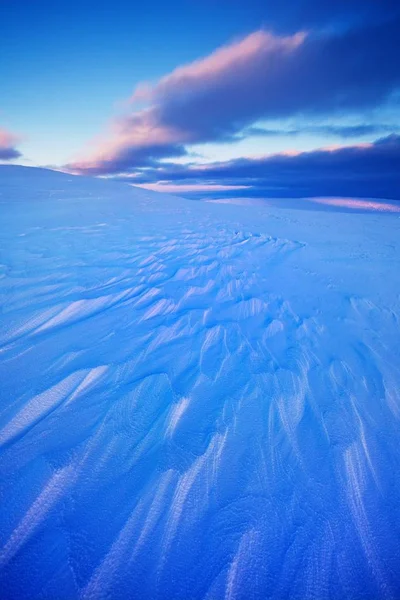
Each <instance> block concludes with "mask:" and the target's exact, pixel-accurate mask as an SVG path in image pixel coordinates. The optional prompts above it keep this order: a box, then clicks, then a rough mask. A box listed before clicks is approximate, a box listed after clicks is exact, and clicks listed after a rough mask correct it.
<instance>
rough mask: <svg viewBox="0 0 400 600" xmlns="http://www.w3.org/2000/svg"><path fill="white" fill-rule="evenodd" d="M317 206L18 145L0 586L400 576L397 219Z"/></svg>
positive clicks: (301, 588)
mask: <svg viewBox="0 0 400 600" xmlns="http://www.w3.org/2000/svg"><path fill="white" fill-rule="evenodd" d="M297 202H298V203H299V204H300V203H301V201H297ZM305 206H306V209H305V210H295V209H293V208H281V207H279V205H276V206H271V205H268V204H265V205H263V204H262V203H260V202H256V203H254V205H251V204H250V205H248V204H247V203H245V204H244V205H242V206H241V205H236V204H217V203H205V202H195V201H190V200H182V199H179V198H173V197H170V196H165V195H159V194H156V193H152V192H148V191H145V190H138V189H134V188H132V187H129V186H126V185H124V184H118V183H114V182H109V181H105V180H95V179H93V180H91V179H85V178H79V177H73V176H69V175H66V174H61V173H54V172H51V171H45V170H39V169H27V168H22V167H5V166H4V167H0V235H1V256H0V292H1V307H2V309H1V330H0V359H1V368H0V393H1V404H0V444H1V446H0V477H1V489H0V494H1V496H0V498H1V517H0V542H1V549H0V598H1V600H20V599H21V600H22V599H24V600H36V599H42V600H45V599H46V600H75V599H82V600H87V599H93V600H97V599H99V600H100V599H107V600H114V599H115V600H153V599H154V600H200V599H201V600H267V599H274V600H283V599H296V600H311V599H315V600H325V599H355V600H369V599H370V600H378V599H381V598H393V599H395V600H396V599H399V598H400V335H399V334H400V327H399V318H400V297H399V294H400V218H399V214H398V213H396V212H393V213H390V212H389V213H388V212H377V211H373V212H369V213H367V212H358V213H355V212H349V211H347V212H340V211H338V209H337V208H336V209H333V208H332V207H331V208H329V207H325V210H324V211H321V205H320V206H319V207H318V208H319V210H313V206H312V204H305Z"/></svg>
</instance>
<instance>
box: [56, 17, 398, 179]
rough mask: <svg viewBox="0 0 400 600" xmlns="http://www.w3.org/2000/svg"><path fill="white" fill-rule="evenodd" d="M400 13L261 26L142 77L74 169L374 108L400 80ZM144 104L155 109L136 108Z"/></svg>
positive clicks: (101, 170) (151, 157) (115, 167)
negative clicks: (355, 23)
mask: <svg viewBox="0 0 400 600" xmlns="http://www.w3.org/2000/svg"><path fill="white" fill-rule="evenodd" d="M399 30H400V20H399V19H394V20H392V21H387V22H384V23H379V24H378V25H376V26H368V27H367V28H362V29H356V30H349V31H346V32H344V33H341V34H332V33H331V34H329V35H328V34H319V35H317V34H315V33H314V34H313V33H310V32H309V33H305V32H298V33H295V34H293V35H288V36H278V35H273V34H272V33H269V32H267V31H264V30H260V31H256V32H254V33H252V34H250V35H248V36H247V37H245V38H244V39H242V40H240V41H236V42H234V43H232V44H230V45H227V46H224V47H222V48H219V49H218V50H216V51H215V52H214V53H212V54H210V55H209V56H207V57H205V58H203V59H200V60H198V61H195V62H192V63H190V64H188V65H185V66H182V67H178V68H177V69H175V70H174V71H173V72H172V73H170V74H169V75H166V76H165V77H163V78H161V79H160V80H159V81H158V82H157V83H155V84H154V85H151V84H146V83H143V84H141V85H139V86H138V87H137V88H136V90H135V92H134V94H133V96H132V98H131V102H132V113H131V114H128V115H125V116H122V117H120V118H118V119H115V120H114V121H113V122H112V124H111V126H110V130H109V132H108V134H106V135H105V137H104V139H103V140H102V141H101V142H100V143H97V145H95V147H94V150H93V152H92V154H91V155H90V156H87V157H84V158H83V159H82V160H79V161H76V162H74V163H72V164H70V165H67V168H69V169H70V170H72V171H74V172H78V173H86V174H93V175H110V174H117V173H129V172H132V171H134V170H136V169H137V168H140V167H144V166H150V167H151V166H154V165H155V164H156V163H157V162H158V161H159V160H160V159H165V158H176V157H182V156H184V155H185V154H186V153H187V149H186V147H187V146H188V145H195V144H199V143H205V142H224V141H225V142H226V141H234V140H235V139H238V138H237V136H238V135H239V136H240V134H241V132H243V131H245V130H246V128H251V126H252V125H253V124H254V123H255V122H256V121H257V120H259V119H279V118H291V117H296V116H299V115H301V116H302V117H303V118H304V117H307V116H309V117H310V116H311V117H313V116H326V115H329V116H332V115H335V114H353V113H357V111H358V112H359V111H360V110H364V109H368V108H375V107H377V106H380V105H382V104H384V103H385V102H387V101H388V100H390V98H391V97H392V95H393V94H394V93H395V92H396V90H398V89H399V87H400V69H399V68H398V60H397V56H398V55H400V36H399V35H398V32H399ZM137 102H141V103H146V104H147V106H146V108H142V109H140V110H137V111H134V110H133V109H134V106H135V105H137Z"/></svg>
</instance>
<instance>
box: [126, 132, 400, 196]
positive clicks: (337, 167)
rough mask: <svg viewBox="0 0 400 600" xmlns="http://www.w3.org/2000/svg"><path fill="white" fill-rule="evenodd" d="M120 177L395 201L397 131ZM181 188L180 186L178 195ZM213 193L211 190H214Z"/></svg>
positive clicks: (253, 192)
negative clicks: (366, 140) (369, 139)
mask: <svg viewBox="0 0 400 600" xmlns="http://www.w3.org/2000/svg"><path fill="white" fill-rule="evenodd" d="M125 180H126V181H130V182H131V183H132V182H133V180H134V182H135V183H137V184H144V183H146V184H148V183H156V182H157V181H163V182H168V183H169V184H170V185H171V184H174V185H175V186H177V185H180V184H181V185H183V186H186V187H187V186H188V184H202V185H211V186H212V185H223V186H226V187H229V186H232V187H231V188H230V189H231V193H234V192H235V189H234V188H235V187H236V186H248V189H247V190H246V196H264V197H307V196H308V197H312V196H354V197H359V198H388V199H395V200H396V199H397V200H400V135H395V134H393V135H390V136H387V137H385V138H381V139H378V140H377V141H375V142H374V143H372V144H360V145H354V146H347V147H346V146H343V147H334V148H322V149H319V150H314V151H312V152H301V153H299V152H296V153H290V152H286V153H280V154H272V155H269V156H263V157H259V158H240V159H236V160H232V161H228V162H224V163H214V164H208V165H199V166H196V165H188V166H187V165H179V166H178V165H175V166H168V167H160V166H159V167H157V168H154V169H147V170H145V171H143V172H142V173H141V174H137V175H136V176H135V177H134V178H133V179H132V178H129V177H127V178H125ZM184 190H185V188H184V187H183V188H182V193H184ZM214 196H215V194H214Z"/></svg>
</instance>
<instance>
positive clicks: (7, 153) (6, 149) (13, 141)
mask: <svg viewBox="0 0 400 600" xmlns="http://www.w3.org/2000/svg"><path fill="white" fill-rule="evenodd" d="M20 141H21V138H20V137H19V136H18V135H15V134H13V133H11V132H9V131H7V130H6V129H1V128H0V160H13V159H14V158H19V157H20V156H21V152H19V150H17V148H16V146H17V144H18V143H19V142H20Z"/></svg>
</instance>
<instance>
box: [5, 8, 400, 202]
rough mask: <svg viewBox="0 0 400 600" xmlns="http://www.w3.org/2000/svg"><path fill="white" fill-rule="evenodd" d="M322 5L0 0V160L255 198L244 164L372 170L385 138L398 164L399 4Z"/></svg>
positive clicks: (262, 189) (255, 187)
mask: <svg viewBox="0 0 400 600" xmlns="http://www.w3.org/2000/svg"><path fill="white" fill-rule="evenodd" d="M331 4H332V3H321V2H318V1H317V0H293V1H291V2H289V1H287V2H281V3H279V6H277V3H276V2H272V0H271V1H269V0H264V1H263V2H261V1H256V0H246V1H245V0H221V1H218V0H204V1H203V2H201V3H199V2H193V1H191V0H186V1H185V0H180V1H175V0H171V1H170V2H165V1H152V2H150V1H149V2H146V3H140V2H122V1H121V0H115V1H113V2H108V1H107V2H105V1H103V2H98V1H97V2H92V1H86V2H85V1H84V2H75V1H70V2H65V3H54V2H52V1H42V0H36V1H35V2H31V1H25V2H24V1H22V2H17V3H12V2H1V3H0V51H1V55H2V61H1V62H0V81H1V82H2V84H1V85H2V93H1V96H0V159H3V161H5V160H7V161H9V160H11V161H14V162H20V163H21V164H27V165H46V166H53V167H57V168H67V169H70V170H72V171H73V172H79V173H87V174H95V175H107V176H115V177H122V178H124V179H127V180H132V181H133V182H134V183H138V184H140V185H148V186H152V187H155V189H157V188H160V187H162V186H163V185H166V184H168V185H170V186H171V185H174V186H182V188H181V189H182V190H183V189H184V188H185V189H186V191H187V190H188V189H189V188H190V186H198V187H199V186H200V189H201V185H204V186H207V187H208V188H209V187H210V186H213V185H214V186H220V187H221V186H226V187H227V188H228V191H229V189H232V191H233V190H234V189H235V186H236V187H238V188H240V189H242V188H243V187H244V186H246V190H250V192H254V193H256V194H257V195H262V194H263V193H265V194H267V193H269V194H270V193H271V189H272V187H271V186H270V188H269V191H268V190H267V188H266V187H265V185H264V184H263V185H264V187H262V186H260V185H258V183H257V181H258V180H255V179H254V178H252V180H251V181H250V180H247V179H246V177H237V176H236V175H237V173H236V172H235V169H237V164H238V163H237V161H238V160H240V159H243V160H254V161H259V160H260V158H262V160H264V161H265V160H268V157H270V156H271V155H277V154H278V155H282V156H283V157H284V159H285V160H286V159H287V161H288V162H290V164H291V166H290V167H289V166H288V167H287V168H288V169H289V170H291V171H293V169H294V170H296V169H297V163H298V162H299V161H303V162H304V157H303V156H302V155H303V154H306V155H307V157H308V163H310V154H311V155H313V153H315V152H321V151H323V152H325V155H324V157H325V159H326V160H328V159H329V157H331V158H332V157H333V159H332V160H333V163H335V161H336V162H337V160H336V158H337V157H336V154H337V153H340V152H342V151H343V149H344V150H346V148H347V147H349V146H350V147H353V148H355V150H359V151H360V152H362V153H364V154H363V156H365V157H366V159H367V158H368V161H369V159H370V155H368V152H369V153H372V152H373V151H375V152H376V147H378V148H379V149H380V148H381V146H379V145H378V146H376V141H377V140H381V139H386V138H387V139H388V145H387V148H386V150H388V148H390V152H391V153H392V154H393V153H394V156H392V154H391V155H390V160H391V161H392V162H391V163H390V164H391V165H392V168H393V169H394V168H395V167H396V168H397V166H398V163H397V162H396V159H397V160H398V150H399V149H398V146H400V142H399V143H398V145H396V144H397V142H398V141H399V140H398V137H396V136H398V133H399V131H400V130H399V126H398V124H399V123H400V108H399V98H400V92H399V90H400V68H399V66H398V59H397V56H398V54H399V52H400V48H399V45H400V42H399V39H400V21H399V18H400V10H399V6H398V2H395V1H393V0H381V1H380V2H377V1H376V0H346V1H345V0H338V1H337V2H336V3H335V4H334V6H331ZM177 70H178V71H177ZM334 154H335V156H333V155H334ZM313 156H317V155H315V154H314V155H313ZM318 156H319V155H318ZM326 160H325V162H326ZM388 160H389V159H388ZM393 161H394V162H393ZM221 162H223V163H228V164H229V166H230V169H228V170H226V169H225V170H224V177H223V178H219V177H218V176H217V175H216V174H217V173H219V172H220V171H221V170H218V169H217V168H216V164H218V163H221ZM262 164H265V163H264V162H263V163H262ZM311 164H312V163H310V164H308V168H311ZM202 165H203V166H202ZM198 167H199V168H198ZM178 171H179V173H180V177H181V178H180V179H178V178H177V177H176V172H178ZM193 173H196V177H195V178H194V177H193ZM337 175H338V174H336V176H337ZM339 175H340V174H339ZM359 175H360V174H359V173H356V174H355V180H357V177H359ZM269 176H270V175H269ZM281 176H282V177H283V178H284V181H283V182H281V183H282V185H280V184H279V185H278V186H277V187H278V188H282V187H283V188H285V189H286V188H287V186H286V185H285V183H286V182H287V175H285V173H283V174H282V175H281ZM347 177H348V176H347ZM262 179H263V181H264V180H265V177H264V178H262ZM260 180H261V179H260ZM172 182H174V183H172ZM393 182H394V183H393ZM393 182H392V183H393V185H394V188H396V187H397V188H398V185H397V183H398V182H396V179H395V178H394V180H393ZM291 185H295V182H292V183H291ZM188 186H189V187H188ZM350 187H351V188H352V189H353V188H354V185H352V186H350ZM355 187H356V189H357V186H355ZM306 189H308V190H309V191H310V193H313V192H312V190H313V188H312V186H311V185H307V186H306ZM318 189H319V188H318ZM358 189H360V192H359V193H360V194H361V193H362V194H365V192H364V191H362V190H364V189H368V186H366V185H364V186H361V185H360V186H359V188H358ZM385 189H386V188H385ZM189 191H190V189H189ZM200 191H201V190H200ZM288 193H289V192H288ZM376 193H378V190H377V191H376ZM394 193H395V189H394V191H393V193H392V194H391V195H393V194H394Z"/></svg>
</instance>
